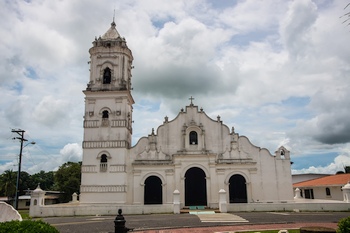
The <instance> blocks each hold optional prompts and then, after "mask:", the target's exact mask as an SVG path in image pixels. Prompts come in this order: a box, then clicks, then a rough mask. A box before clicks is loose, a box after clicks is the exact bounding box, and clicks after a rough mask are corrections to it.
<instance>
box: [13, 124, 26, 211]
mask: <svg viewBox="0 0 350 233" xmlns="http://www.w3.org/2000/svg"><path fill="white" fill-rule="evenodd" d="M24 132H25V131H24V130H21V129H13V130H12V133H17V134H18V135H19V136H20V137H14V138H13V139H19V140H20V141H21V148H20V151H19V160H18V171H17V182H16V197H15V209H16V210H18V196H19V181H20V179H21V164H22V150H23V142H26V141H28V140H27V139H25V138H24Z"/></svg>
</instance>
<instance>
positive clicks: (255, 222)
mask: <svg viewBox="0 0 350 233" xmlns="http://www.w3.org/2000/svg"><path fill="white" fill-rule="evenodd" d="M348 216H350V212H301V213H295V212H238V213H213V212H210V211H207V212H206V213H191V214H190V213H186V214H149V215H125V216H124V217H125V220H126V226H127V227H129V228H133V229H134V232H144V233H146V232H147V233H156V232H158V233H170V232H176V233H180V232H191V233H194V232H203V233H214V232H225V233H231V232H236V231H242V230H263V229H278V230H281V229H293V228H295V229H296V228H300V227H303V226H323V227H331V228H336V227H337V222H338V221H339V220H340V219H341V218H345V217H348ZM114 219H115V216H88V217H86V216H85V217H81V216H79V217H78V216H77V217H54V218H44V219H43V220H44V221H46V222H48V223H50V224H51V225H53V226H55V227H56V228H57V229H58V230H59V231H60V232H61V233H68V232H76V233H86V232H95V233H107V232H114Z"/></svg>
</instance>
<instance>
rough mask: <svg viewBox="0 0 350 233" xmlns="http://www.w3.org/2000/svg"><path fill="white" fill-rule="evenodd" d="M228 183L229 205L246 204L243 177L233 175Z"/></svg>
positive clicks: (245, 188)
mask: <svg viewBox="0 0 350 233" xmlns="http://www.w3.org/2000/svg"><path fill="white" fill-rule="evenodd" d="M229 183H230V185H229V191H230V203H247V186H246V181H245V179H244V177H243V176H241V175H233V176H231V178H230V180H229Z"/></svg>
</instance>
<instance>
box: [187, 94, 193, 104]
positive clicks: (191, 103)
mask: <svg viewBox="0 0 350 233" xmlns="http://www.w3.org/2000/svg"><path fill="white" fill-rule="evenodd" d="M188 99H189V100H191V105H193V103H192V100H194V98H193V97H192V96H191V98H188Z"/></svg>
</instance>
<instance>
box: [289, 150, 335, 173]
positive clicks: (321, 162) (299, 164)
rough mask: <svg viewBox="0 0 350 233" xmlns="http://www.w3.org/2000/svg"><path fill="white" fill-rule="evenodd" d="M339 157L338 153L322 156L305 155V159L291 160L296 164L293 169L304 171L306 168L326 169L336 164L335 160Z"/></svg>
mask: <svg viewBox="0 0 350 233" xmlns="http://www.w3.org/2000/svg"><path fill="white" fill-rule="evenodd" d="M337 155H338V153H337V152H329V153H320V154H309V155H305V156H304V155H303V157H295V158H293V156H292V158H291V161H292V162H294V164H293V165H292V169H302V168H306V167H311V166H314V167H319V166H321V167H325V166H328V165H329V164H331V163H333V162H334V158H335V157H336V156H337Z"/></svg>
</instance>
